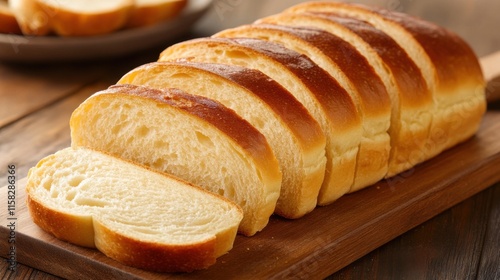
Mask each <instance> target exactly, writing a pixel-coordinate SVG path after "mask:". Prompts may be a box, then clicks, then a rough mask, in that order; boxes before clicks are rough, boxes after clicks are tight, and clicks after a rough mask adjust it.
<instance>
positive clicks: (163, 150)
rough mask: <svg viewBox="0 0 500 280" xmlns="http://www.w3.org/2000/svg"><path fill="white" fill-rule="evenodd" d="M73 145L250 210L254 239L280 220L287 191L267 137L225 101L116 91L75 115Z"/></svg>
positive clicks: (246, 220) (244, 226) (249, 231)
mask: <svg viewBox="0 0 500 280" xmlns="http://www.w3.org/2000/svg"><path fill="white" fill-rule="evenodd" d="M70 127H71V141H72V142H71V144H72V146H73V147H88V148H91V149H95V150H99V151H105V152H107V153H110V154H112V155H114V156H117V157H121V158H123V159H126V160H130V161H132V162H135V163H138V164H141V165H145V166H148V167H150V168H151V169H153V170H156V171H161V172H165V173H170V174H172V175H174V176H177V177H179V178H182V179H184V180H186V181H188V182H191V183H193V184H195V185H198V186H201V187H203V188H205V189H207V190H209V191H212V192H214V193H217V194H220V195H223V196H225V197H227V198H229V199H231V200H232V201H234V202H236V203H237V204H238V205H239V206H241V208H242V209H243V213H244V217H243V220H242V222H241V224H240V228H239V231H240V232H241V233H242V234H244V235H253V234H255V233H256V232H258V231H260V230H262V229H263V228H264V227H265V226H266V225H267V223H268V221H269V217H270V216H271V215H272V214H273V212H274V209H275V207H276V201H277V199H278V196H279V192H280V187H281V179H282V175H281V171H280V168H279V164H278V161H277V159H276V157H275V155H274V153H273V151H272V149H271V147H270V146H269V144H268V142H267V140H266V138H265V137H264V136H263V135H262V134H261V133H260V132H259V131H258V130H257V129H256V128H254V127H253V126H252V125H251V124H249V123H248V122H247V121H245V120H244V119H242V118H241V117H240V116H238V115H237V114H236V113H235V112H234V111H232V110H230V109H228V108H227V107H225V106H223V105H222V104H221V103H219V102H216V101H214V100H211V99H207V98H204V97H202V96H197V95H191V94H187V93H185V92H183V91H181V90H178V89H170V90H156V89H152V88H147V87H142V86H135V85H114V86H111V87H110V88H108V89H106V90H104V91H100V92H98V93H96V94H94V95H92V96H91V97H89V98H88V99H87V100H86V101H84V102H83V103H82V104H80V106H79V107H78V108H77V109H76V110H75V111H74V112H73V114H72V116H71V119H70Z"/></svg>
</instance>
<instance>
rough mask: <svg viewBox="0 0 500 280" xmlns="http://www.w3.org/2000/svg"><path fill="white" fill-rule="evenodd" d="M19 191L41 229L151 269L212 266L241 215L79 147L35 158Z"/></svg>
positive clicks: (196, 191)
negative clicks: (25, 182) (25, 185)
mask: <svg viewBox="0 0 500 280" xmlns="http://www.w3.org/2000/svg"><path fill="white" fill-rule="evenodd" d="M26 191H27V205H28V209H29V212H30V214H31V216H32V217H33V220H34V222H35V223H36V224H37V225H39V226H40V227H41V228H42V229H44V230H46V231H48V232H50V233H52V234H53V235H55V236H56V237H58V238H60V239H62V240H66V241H69V242H71V243H74V244H77V245H80V246H86V247H96V248H97V249H98V250H100V251H101V252H103V253H104V254H105V255H107V256H109V257H110V258H113V259H115V260H117V261H119V262H122V263H124V264H126V265H130V266H134V267H138V268H142V269H147V270H154V271H165V272H182V271H192V270H197V269H204V268H207V267H208V266H210V265H213V264H214V263H215V262H216V258H217V257H219V256H221V255H223V254H225V253H227V252H228V251H229V250H230V249H231V248H232V246H233V243H234V240H235V237H236V233H237V228H238V225H239V223H240V221H241V219H242V217H243V213H242V211H241V209H240V208H239V207H238V206H237V205H236V204H234V203H233V202H231V201H229V200H227V199H225V198H223V197H219V196H216V195H214V194H211V193H209V192H207V191H205V190H203V189H201V188H198V187H195V186H193V185H191V184H189V183H187V182H184V181H181V180H179V179H177V178H174V177H171V176H167V175H165V174H161V173H158V172H153V171H151V170H148V169H145V168H144V167H141V166H138V165H135V164H133V163H131V162H127V161H123V160H120V159H118V158H116V157H113V156H110V155H107V154H104V153H100V152H97V151H94V150H90V149H85V148H66V149H63V150H60V151H58V152H57V153H55V154H53V155H50V156H48V157H46V158H44V159H42V160H41V161H40V162H39V163H38V164H37V165H36V166H35V167H33V168H32V169H30V171H29V174H28V183H27V189H26ZM145 256H147V257H145Z"/></svg>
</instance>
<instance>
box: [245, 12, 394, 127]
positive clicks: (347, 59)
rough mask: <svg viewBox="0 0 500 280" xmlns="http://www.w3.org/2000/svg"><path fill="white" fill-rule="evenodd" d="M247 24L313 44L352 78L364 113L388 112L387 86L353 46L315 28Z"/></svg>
mask: <svg viewBox="0 0 500 280" xmlns="http://www.w3.org/2000/svg"><path fill="white" fill-rule="evenodd" d="M283 16H285V17H286V16H295V15H283ZM248 28H258V29H259V28H262V29H268V30H273V31H274V32H283V33H287V34H289V35H291V36H294V37H297V38H299V39H301V40H304V41H306V42H308V43H310V44H311V45H314V46H315V47H316V48H318V49H319V50H320V51H321V52H323V53H324V54H325V55H326V56H328V57H329V58H330V59H331V60H332V61H333V62H334V63H335V64H336V65H337V66H338V67H339V68H340V69H341V70H342V72H343V73H344V74H345V75H346V76H347V77H348V78H349V80H350V81H351V82H352V84H353V85H354V87H355V88H356V89H357V91H358V93H359V95H360V97H361V101H362V104H363V105H362V106H363V107H362V110H363V114H364V115H366V116H370V117H371V116H378V115H380V114H381V115H387V113H388V111H390V106H391V103H390V100H389V96H388V94H387V90H386V88H385V86H384V84H383V83H382V81H381V80H380V78H379V77H378V75H377V74H376V73H375V71H374V70H373V68H372V66H371V65H370V64H369V63H368V61H367V60H366V58H364V57H363V56H362V55H361V54H360V53H359V52H358V51H357V50H356V48H355V47H353V46H352V45H351V44H349V43H348V42H346V41H344V40H343V39H341V38H339V37H338V36H335V35H333V34H331V33H329V32H326V31H324V30H321V29H318V28H309V27H292V26H285V25H274V24H265V23H260V24H254V25H250V26H248Z"/></svg>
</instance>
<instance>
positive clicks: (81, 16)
mask: <svg viewBox="0 0 500 280" xmlns="http://www.w3.org/2000/svg"><path fill="white" fill-rule="evenodd" d="M134 3H135V1H134V0H108V1H101V0H57V1H53V0H13V1H11V4H10V5H11V7H12V9H13V11H14V13H15V15H16V18H17V19H18V21H19V24H20V26H21V29H22V31H23V33H24V34H25V35H47V34H49V33H55V34H57V35H61V36H92V35H102V34H107V33H110V32H113V31H116V30H118V29H120V28H122V27H124V26H125V24H126V23H127V20H128V17H129V14H130V12H131V11H132V9H133V7H134Z"/></svg>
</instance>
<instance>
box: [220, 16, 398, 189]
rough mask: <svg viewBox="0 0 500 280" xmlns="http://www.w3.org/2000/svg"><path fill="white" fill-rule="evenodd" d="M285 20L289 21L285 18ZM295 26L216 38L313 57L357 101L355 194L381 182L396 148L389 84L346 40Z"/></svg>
mask: <svg viewBox="0 0 500 280" xmlns="http://www.w3.org/2000/svg"><path fill="white" fill-rule="evenodd" d="M276 17H277V19H276V22H281V21H280V20H279V18H281V17H280V16H276ZM273 19H274V18H268V19H267V20H269V21H272V20H273ZM265 20H266V19H264V20H263V21H264V22H265ZM283 22H285V23H288V22H287V21H285V20H283ZM291 25H293V24H290V26H287V25H276V24H265V23H262V24H250V25H244V26H240V27H237V28H233V29H227V30H224V31H222V32H219V33H217V34H215V36H217V37H227V38H231V37H233V38H236V37H248V38H258V39H263V40H268V41H272V42H277V43H279V44H282V45H283V46H285V47H287V48H290V49H293V50H295V51H297V52H299V53H301V54H303V55H306V56H308V57H309V58H311V60H313V61H314V62H315V63H316V64H318V66H320V67H322V68H323V69H324V70H326V71H327V72H328V73H329V74H330V75H332V76H333V77H335V79H336V80H337V81H338V82H339V84H340V85H342V87H343V88H344V89H346V91H347V92H348V93H349V94H350V95H351V97H352V99H353V100H354V101H355V103H356V107H357V109H358V112H359V114H360V117H361V118H362V121H363V134H362V139H361V142H360V146H359V152H358V157H357V163H356V171H355V176H354V182H353V184H352V186H351V187H350V191H352V190H353V189H359V188H362V187H366V186H369V185H371V184H373V183H375V182H377V181H379V180H380V179H382V178H384V177H385V175H386V173H387V168H388V159H389V151H390V149H391V146H390V137H389V134H388V130H389V126H390V118H391V102H390V99H389V95H388V93H387V90H386V87H385V85H384V83H383V82H382V80H381V79H380V77H379V76H378V75H377V73H376V72H375V71H374V69H373V68H372V66H371V65H370V64H369V62H368V61H367V60H366V58H365V57H363V55H361V54H360V52H358V50H356V48H355V47H354V46H353V45H351V44H350V43H348V42H347V41H344V40H343V39H341V38H339V37H337V36H335V35H333V34H330V33H329V32H327V31H324V30H321V29H317V28H305V27H295V26H291Z"/></svg>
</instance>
